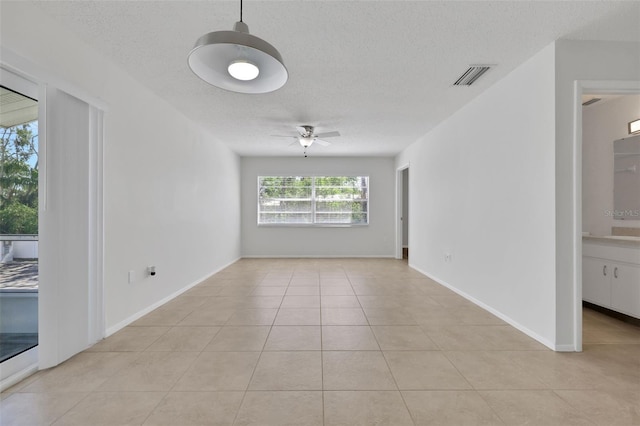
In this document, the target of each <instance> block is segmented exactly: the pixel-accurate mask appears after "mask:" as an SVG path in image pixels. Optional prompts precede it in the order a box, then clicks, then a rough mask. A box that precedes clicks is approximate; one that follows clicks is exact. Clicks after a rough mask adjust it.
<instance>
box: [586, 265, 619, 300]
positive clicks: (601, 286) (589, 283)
mask: <svg viewBox="0 0 640 426" xmlns="http://www.w3.org/2000/svg"><path fill="white" fill-rule="evenodd" d="M611 274H613V270H612V268H611V266H610V265H609V263H607V262H606V261H604V260H602V259H596V258H593V257H584V258H582V298H583V299H584V300H586V301H587V302H591V303H595V304H596V305H600V306H604V307H606V308H609V307H611V281H610V279H609V277H610V276H611Z"/></svg>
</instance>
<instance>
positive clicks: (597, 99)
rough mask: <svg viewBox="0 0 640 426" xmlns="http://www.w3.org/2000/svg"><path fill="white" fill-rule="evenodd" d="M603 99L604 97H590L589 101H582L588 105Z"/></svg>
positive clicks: (583, 104) (584, 104)
mask: <svg viewBox="0 0 640 426" xmlns="http://www.w3.org/2000/svg"><path fill="white" fill-rule="evenodd" d="M601 100H602V98H591V99H589V100H588V101H586V102H583V103H582V106H587V105H591V104H595V103H596V102H598V101H601Z"/></svg>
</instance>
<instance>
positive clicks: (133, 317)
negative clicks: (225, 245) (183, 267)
mask: <svg viewBox="0 0 640 426" xmlns="http://www.w3.org/2000/svg"><path fill="white" fill-rule="evenodd" d="M240 259H241V258H237V259H235V260H232V261H231V262H229V263H227V264H226V265H224V266H221V267H220V268H218V269H216V270H215V271H213V272H211V273H210V274H207V275H205V276H204V277H202V278H199V279H197V280H196V281H194V282H192V283H191V284H189V285H187V286H186V287H183V288H181V289H180V290H178V291H175V292H173V293H171V294H170V295H168V296H167V297H165V298H163V299H162V300H159V301H158V302H156V303H154V304H152V305H150V306H147V307H146V308H144V309H142V310H140V311H138V312H136V313H135V314H133V315H131V316H129V317H128V318H126V319H124V320H122V321H120V322H119V323H117V324H115V325H113V326H111V327H109V328H107V330H106V333H105V337H109V336H111V335H112V334H114V333H116V332H118V331H120V330H122V329H123V328H125V327H126V326H128V325H129V324H131V323H132V322H134V321H136V320H139V319H140V318H142V317H143V316H145V315H147V314H148V313H149V312H151V311H153V310H154V309H157V308H159V307H160V306H162V305H164V304H165V303H167V302H169V301H171V300H173V299H175V298H176V297H178V296H180V295H181V294H182V293H184V292H185V291H187V290H189V289H191V288H193V287H195V286H197V285H198V284H200V283H201V282H203V281H205V280H206V279H208V278H210V277H212V276H214V275H215V274H217V273H218V272H220V271H222V270H223V269H225V268H227V267H229V266H231V265H233V264H234V263H236V262H237V261H238V260H240Z"/></svg>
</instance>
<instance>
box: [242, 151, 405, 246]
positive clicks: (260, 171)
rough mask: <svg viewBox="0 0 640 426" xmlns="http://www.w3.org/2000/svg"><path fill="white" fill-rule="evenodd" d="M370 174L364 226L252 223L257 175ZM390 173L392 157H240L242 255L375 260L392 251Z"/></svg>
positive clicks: (392, 181) (392, 176)
mask: <svg viewBox="0 0 640 426" xmlns="http://www.w3.org/2000/svg"><path fill="white" fill-rule="evenodd" d="M270 175H275V176H279V175H284V176H296V175H306V176H310V175H311V176H312V175H316V176H320V175H329V176H331V175H334V176H340V175H352V176H354V175H357V176H360V175H363V176H369V187H370V189H369V199H370V202H369V226H357V227H350V228H343V227H268V226H261V227H258V225H257V196H258V195H257V182H258V181H257V179H258V176H270ZM394 215H395V169H394V165H393V159H392V158H333V157H331V158H328V157H325V158H322V157H309V158H303V157H302V156H300V157H287V158H280V157H243V158H242V255H243V256H246V257H254V256H259V257H269V256H274V257H280V256H287V257H288V256H293V257H314V256H336V257H349V256H377V257H392V256H394V253H395V247H394V241H395V235H394V232H395V227H394V223H395V222H394V221H395V219H394V218H395V216H394Z"/></svg>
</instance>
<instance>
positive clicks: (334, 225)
mask: <svg viewBox="0 0 640 426" xmlns="http://www.w3.org/2000/svg"><path fill="white" fill-rule="evenodd" d="M332 177H356V178H363V177H364V178H366V179H367V186H366V189H367V198H366V200H361V202H362V201H366V210H365V214H366V218H367V220H366V222H365V223H319V222H316V211H317V210H316V203H317V201H318V200H317V199H316V179H317V178H332ZM263 178H302V179H305V178H310V179H311V211H310V214H311V220H312V222H310V223H282V222H281V223H261V222H260V213H261V211H260V189H261V188H262V187H261V185H260V182H261V180H262V179H263ZM256 183H257V191H256V192H257V194H256V212H257V214H256V223H257V225H258V227H276V228H277V227H293V228H353V227H362V226H369V224H370V222H371V221H370V216H369V212H370V211H371V209H370V204H371V193H370V191H369V188H370V185H371V183H370V176H369V175H316V174H313V175H311V174H309V175H297V176H296V175H289V176H284V175H259V176H258V177H257V182H256ZM320 201H322V200H320ZM262 213H264V212H262Z"/></svg>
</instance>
